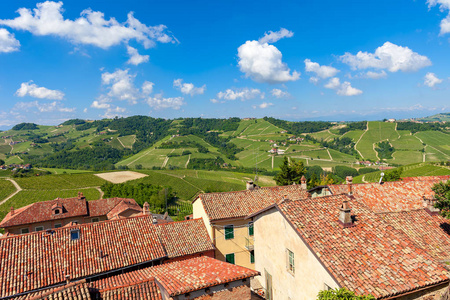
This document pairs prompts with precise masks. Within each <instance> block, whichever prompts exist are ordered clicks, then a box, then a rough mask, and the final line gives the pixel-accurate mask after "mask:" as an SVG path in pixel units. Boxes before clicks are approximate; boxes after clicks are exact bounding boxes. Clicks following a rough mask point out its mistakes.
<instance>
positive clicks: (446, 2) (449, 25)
mask: <svg viewBox="0 0 450 300" xmlns="http://www.w3.org/2000/svg"><path fill="white" fill-rule="evenodd" d="M427 3H428V8H431V7H433V6H439V9H440V11H445V10H450V0H428V1H427ZM449 32H450V14H449V15H447V17H446V18H445V19H443V20H442V21H441V32H440V34H441V35H443V34H446V33H449Z"/></svg>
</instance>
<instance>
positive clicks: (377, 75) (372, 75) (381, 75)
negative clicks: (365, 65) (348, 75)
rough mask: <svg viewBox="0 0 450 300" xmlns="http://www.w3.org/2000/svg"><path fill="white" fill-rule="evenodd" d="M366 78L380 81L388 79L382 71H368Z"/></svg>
mask: <svg viewBox="0 0 450 300" xmlns="http://www.w3.org/2000/svg"><path fill="white" fill-rule="evenodd" d="M364 77H365V78H370V79H380V78H386V77H387V74H386V72H385V71H384V70H381V72H373V71H368V72H367V73H366V74H364Z"/></svg>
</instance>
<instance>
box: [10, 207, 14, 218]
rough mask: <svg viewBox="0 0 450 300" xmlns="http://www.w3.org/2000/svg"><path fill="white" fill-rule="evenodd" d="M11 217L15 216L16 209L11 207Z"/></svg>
mask: <svg viewBox="0 0 450 300" xmlns="http://www.w3.org/2000/svg"><path fill="white" fill-rule="evenodd" d="M11 216H14V207H12V206H11Z"/></svg>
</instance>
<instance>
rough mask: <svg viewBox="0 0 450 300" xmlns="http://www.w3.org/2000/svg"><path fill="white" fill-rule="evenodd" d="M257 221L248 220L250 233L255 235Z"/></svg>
mask: <svg viewBox="0 0 450 300" xmlns="http://www.w3.org/2000/svg"><path fill="white" fill-rule="evenodd" d="M254 226H255V223H254V222H253V221H250V222H248V235H249V236H254V235H255V227H254Z"/></svg>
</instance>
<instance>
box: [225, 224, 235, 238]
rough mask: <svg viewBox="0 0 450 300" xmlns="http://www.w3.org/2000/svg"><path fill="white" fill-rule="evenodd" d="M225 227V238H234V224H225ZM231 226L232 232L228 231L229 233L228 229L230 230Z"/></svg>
mask: <svg viewBox="0 0 450 300" xmlns="http://www.w3.org/2000/svg"><path fill="white" fill-rule="evenodd" d="M223 228H224V236H225V239H226V240H232V239H234V225H225V226H224V227H223ZM230 228H231V233H230V231H228V233H227V230H230Z"/></svg>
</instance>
